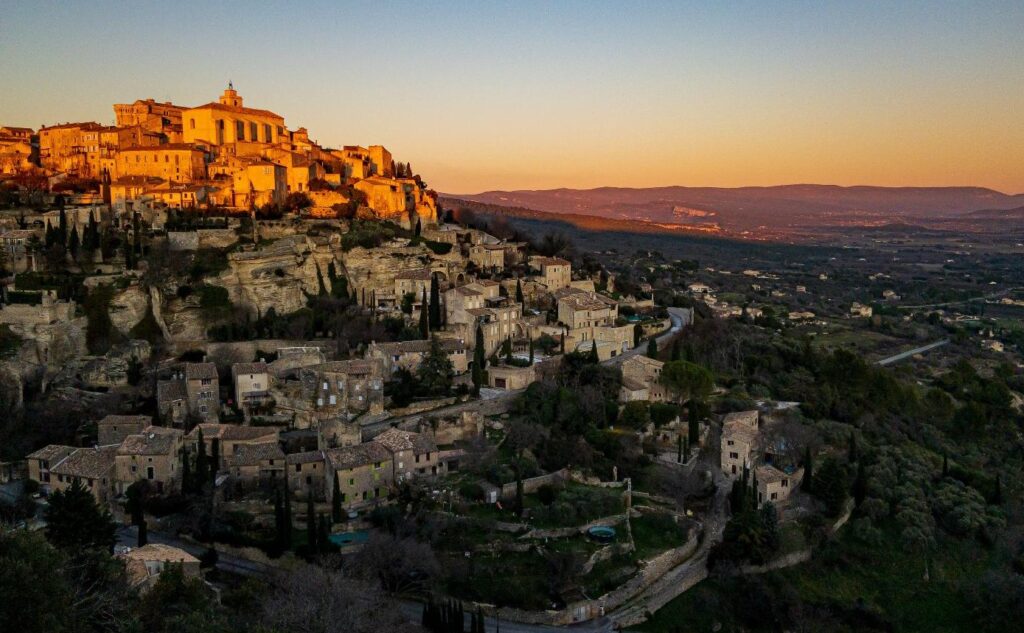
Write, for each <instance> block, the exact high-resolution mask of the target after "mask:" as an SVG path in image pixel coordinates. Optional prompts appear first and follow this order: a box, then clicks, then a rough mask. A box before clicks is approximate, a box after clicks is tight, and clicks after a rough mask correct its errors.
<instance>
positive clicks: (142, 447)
mask: <svg viewBox="0 0 1024 633" xmlns="http://www.w3.org/2000/svg"><path fill="white" fill-rule="evenodd" d="M184 435H185V434H184V433H183V432H182V431H181V430H179V429H170V428H167V427H161V426H149V427H146V428H145V429H143V431H142V432H141V433H137V434H133V435H129V436H127V437H126V438H124V441H123V442H121V445H120V446H118V448H117V453H116V456H115V458H114V461H115V465H116V474H115V477H116V480H117V491H118V493H120V494H123V493H124V492H125V490H127V489H128V487H129V486H131V485H132V484H133V483H135V482H136V481H138V480H140V479H145V480H147V481H149V482H150V484H151V485H152V486H153V488H154V489H155V491H156V493H157V494H164V493H170V492H175V491H177V490H179V489H180V488H181V454H182V448H183V447H184Z"/></svg>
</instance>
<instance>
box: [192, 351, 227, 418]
mask: <svg viewBox="0 0 1024 633" xmlns="http://www.w3.org/2000/svg"><path fill="white" fill-rule="evenodd" d="M185 395H186V397H187V398H188V411H189V413H191V414H192V415H195V416H198V417H200V418H202V419H203V420H206V421H208V422H209V421H213V420H216V419H217V418H218V417H219V416H220V380H219V379H218V377H217V366H216V365H214V364H213V363H186V364H185Z"/></svg>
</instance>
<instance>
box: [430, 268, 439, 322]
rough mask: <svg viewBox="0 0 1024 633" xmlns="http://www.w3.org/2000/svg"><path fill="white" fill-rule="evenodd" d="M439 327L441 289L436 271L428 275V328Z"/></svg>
mask: <svg viewBox="0 0 1024 633" xmlns="http://www.w3.org/2000/svg"><path fill="white" fill-rule="evenodd" d="M439 329H441V289H440V287H439V285H438V283H437V273H434V274H433V275H431V276H430V330H431V331H432V332H436V331H437V330H439Z"/></svg>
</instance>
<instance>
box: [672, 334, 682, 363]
mask: <svg viewBox="0 0 1024 633" xmlns="http://www.w3.org/2000/svg"><path fill="white" fill-rule="evenodd" d="M681 356H682V352H681V350H680V348H679V339H676V340H674V341H672V360H679V359H680V357H681Z"/></svg>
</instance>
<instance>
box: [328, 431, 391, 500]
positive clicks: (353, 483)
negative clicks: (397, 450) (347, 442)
mask: <svg viewBox="0 0 1024 633" xmlns="http://www.w3.org/2000/svg"><path fill="white" fill-rule="evenodd" d="M324 452H325V454H326V458H327V460H326V463H327V469H326V470H327V479H328V481H329V482H331V481H332V480H333V479H337V481H338V490H339V491H340V493H341V505H342V506H344V507H346V508H353V507H362V506H365V505H368V504H372V503H378V502H381V501H384V500H385V499H386V498H387V496H388V491H389V489H390V487H391V484H392V482H393V476H394V474H393V473H394V465H393V463H392V457H391V453H390V452H389V451H388V449H387V448H385V447H384V445H382V444H380V443H378V442H366V443H363V444H357V445H355V446H346V447H343V448H332V449H329V450H327V451H324ZM327 494H328V495H331V494H333V483H332V484H331V486H330V487H329V488H328V490H327Z"/></svg>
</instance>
